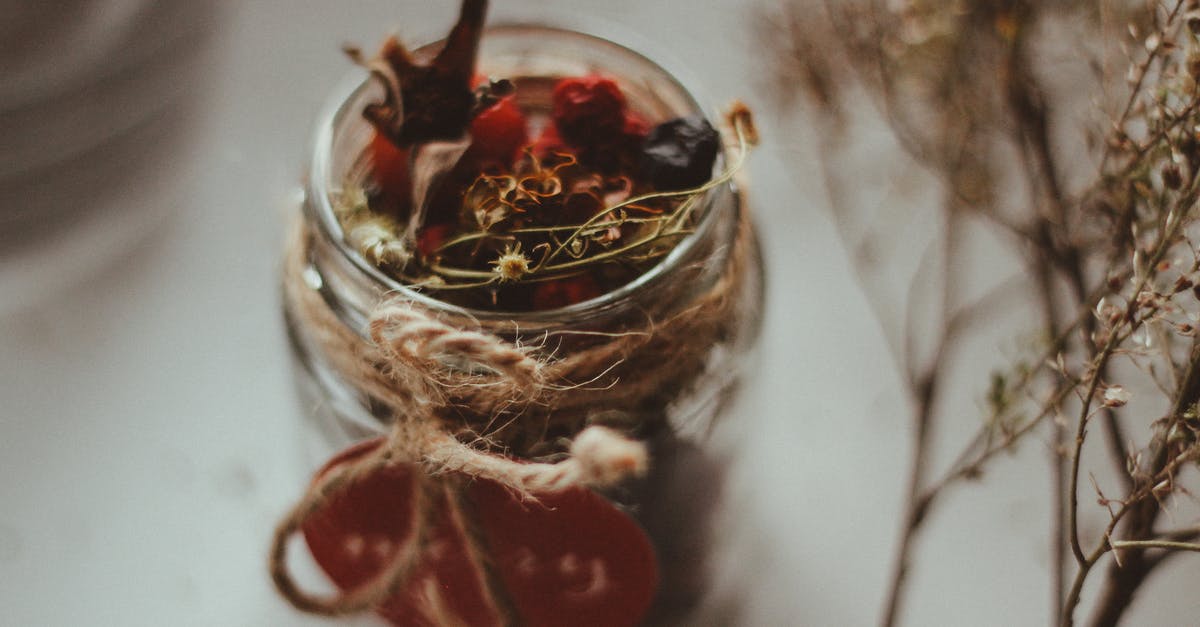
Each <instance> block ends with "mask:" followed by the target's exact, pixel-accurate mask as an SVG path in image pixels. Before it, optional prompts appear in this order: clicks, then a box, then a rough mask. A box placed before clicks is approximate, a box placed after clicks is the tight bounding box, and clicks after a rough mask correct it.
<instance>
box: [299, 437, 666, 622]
mask: <svg viewBox="0 0 1200 627" xmlns="http://www.w3.org/2000/svg"><path fill="white" fill-rule="evenodd" d="M382 443H383V440H382V439H375V440H369V441H366V442H361V443H359V444H357V445H355V446H352V447H350V448H348V449H346V450H345V451H342V452H341V453H339V454H338V455H337V456H335V457H334V458H333V459H332V460H330V462H329V463H328V464H326V466H325V467H324V468H322V469H321V471H320V472H319V473H318V474H317V477H320V476H322V475H323V474H324V473H327V472H329V470H330V469H332V468H335V467H337V466H339V465H342V464H346V463H351V462H353V461H355V460H358V459H361V458H362V457H363V456H365V455H368V454H370V453H371V452H372V451H374V450H375V449H376V448H378V447H379V446H380V445H382ZM412 472H413V468H412V467H411V466H407V465H400V466H391V467H386V468H383V469H380V470H379V471H376V472H374V473H372V474H370V475H368V476H366V477H364V478H362V479H361V480H359V481H357V482H355V483H353V484H351V485H349V486H347V487H346V488H345V490H344V491H342V492H341V493H339V494H338V495H336V496H335V497H333V498H332V499H331V500H330V502H329V503H328V504H327V505H326V506H325V507H323V508H322V509H320V510H319V511H317V512H316V513H315V514H313V516H312V517H310V518H309V520H308V521H307V522H306V523H305V524H304V525H303V529H302V531H303V534H304V539H305V541H306V542H307V544H308V546H309V550H310V551H311V552H312V554H313V558H314V559H315V560H316V562H317V564H318V565H320V567H321V569H322V570H324V571H325V573H326V574H328V575H329V578H330V579H331V580H333V583H334V584H335V585H337V586H338V587H339V588H341V589H342V590H350V589H354V588H356V587H358V586H362V585H364V584H365V583H367V582H368V581H370V580H371V579H373V578H374V577H375V576H376V574H377V573H379V572H380V571H381V570H382V569H383V567H384V566H385V565H386V564H387V563H388V562H389V561H390V560H391V559H392V558H394V557H395V556H396V553H397V551H400V550H402V549H403V546H404V543H405V542H407V541H409V540H410V535H411V533H412V524H413V517H412V512H411V507H410V504H411V498H412V490H413V483H414V482H413V475H412ZM466 485H467V486H468V487H467V488H466V490H467V496H468V498H469V500H470V501H471V502H472V503H473V506H474V510H475V512H476V513H477V514H478V518H479V524H480V526H481V527H482V528H483V531H484V535H485V537H486V541H487V544H488V548H489V553H490V555H491V558H492V562H493V564H494V565H495V566H496V569H497V570H498V571H499V574H500V578H501V579H502V581H503V582H504V585H505V587H506V588H507V590H508V592H509V595H510V596H511V598H512V600H513V602H514V605H515V606H516V609H517V611H518V612H519V613H520V615H521V619H522V620H523V624H527V625H530V626H532V627H543V626H545V627H548V626H551V625H578V626H580V627H591V626H596V627H600V626H616V627H619V626H623V625H629V626H632V625H636V624H638V622H639V621H640V620H641V618H642V616H643V615H644V614H645V612H646V610H647V609H648V608H649V606H650V602H651V601H652V600H653V597H654V592H655V589H656V588H657V585H658V564H657V561H656V559H655V556H654V551H653V548H652V547H651V545H650V541H649V539H648V538H647V537H646V534H645V532H644V531H642V529H641V528H640V527H639V526H638V525H637V523H635V522H634V521H633V519H631V518H630V517H629V516H627V515H625V514H623V513H622V512H621V511H619V510H618V509H617V508H615V507H614V506H613V505H611V504H610V503H609V502H608V501H606V500H604V499H603V498H601V497H600V496H598V495H596V493H594V492H592V491H591V490H587V489H584V488H574V489H570V490H566V491H564V492H559V493H553V494H539V495H537V497H538V499H537V501H531V502H525V501H522V500H520V499H519V498H518V497H515V496H514V495H513V494H512V492H510V491H509V490H508V489H506V488H504V487H503V486H501V485H499V484H497V483H494V482H491V481H487V480H482V479H477V480H474V481H472V482H470V483H468V484H466ZM435 498H438V499H439V503H440V504H441V505H445V502H444V498H443V497H440V496H439V497H435ZM443 511H444V510H443ZM431 536H432V537H431V538H430V541H429V543H428V545H427V547H426V549H425V554H424V555H423V557H422V560H421V562H420V564H419V565H418V566H417V568H416V569H415V572H414V573H413V574H412V576H411V577H410V578H409V579H408V581H407V583H406V584H405V585H404V586H403V587H402V588H401V589H400V590H398V591H397V593H396V594H395V595H394V596H392V597H391V598H390V599H389V600H388V601H387V602H386V603H384V604H383V606H382V607H380V608H379V613H380V614H381V615H382V616H383V617H384V618H386V619H387V620H388V621H389V622H391V623H392V624H394V625H405V626H410V625H430V624H432V623H431V622H430V619H428V618H427V617H424V616H422V612H421V608H422V607H424V606H427V604H428V601H427V600H423V599H427V597H428V595H429V594H430V593H433V594H436V595H437V596H438V597H439V598H440V599H439V600H440V601H441V602H442V603H443V604H444V606H445V607H446V608H448V609H449V611H450V612H452V613H453V614H454V615H455V617H456V618H457V619H459V620H458V622H459V623H461V624H467V625H494V624H497V623H498V622H499V621H498V617H497V616H495V615H494V614H495V613H494V612H493V611H492V610H491V608H490V607H489V606H488V604H487V602H486V601H485V595H484V592H483V590H482V589H481V587H480V581H481V578H480V577H479V574H478V573H476V572H475V568H474V566H473V565H472V563H471V561H470V560H469V559H468V557H467V551H466V539H465V536H464V535H463V531H462V529H461V528H459V526H458V525H457V524H456V523H455V522H454V520H453V519H452V518H451V517H450V516H449V515H448V514H445V513H444V514H443V515H442V516H441V517H440V518H439V519H438V520H437V521H436V523H435V526H434V528H433V530H432V532H431Z"/></svg>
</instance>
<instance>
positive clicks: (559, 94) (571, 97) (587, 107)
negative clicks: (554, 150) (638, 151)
mask: <svg viewBox="0 0 1200 627" xmlns="http://www.w3.org/2000/svg"><path fill="white" fill-rule="evenodd" d="M553 115H554V124H555V126H556V127H558V133H559V135H561V136H562V138H563V139H565V140H567V141H568V142H570V143H572V144H574V145H575V146H578V147H587V146H593V145H596V144H598V143H603V142H604V141H605V140H606V139H607V138H609V137H612V136H614V135H620V134H621V131H622V130H623V129H624V126H625V95H624V94H622V93H621V88H620V87H618V86H617V84H616V83H614V82H613V81H612V80H610V79H607V78H601V77H599V76H585V77H581V78H566V79H563V80H561V81H559V82H558V84H557V85H555V86H554V114H553Z"/></svg>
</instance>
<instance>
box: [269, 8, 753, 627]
mask: <svg viewBox="0 0 1200 627" xmlns="http://www.w3.org/2000/svg"><path fill="white" fill-rule="evenodd" d="M431 49H435V48H432V47H426V48H424V49H422V50H421V51H425V52H426V53H428V51H429V50H431ZM421 51H418V54H420V53H421ZM479 67H480V71H481V72H482V73H485V74H487V75H489V76H493V77H502V78H509V79H512V80H514V82H515V83H516V84H517V86H518V89H517V96H518V98H519V104H520V106H521V107H522V108H523V109H526V110H527V111H534V112H536V111H537V110H538V109H539V108H540V109H542V110H543V111H545V110H548V107H549V95H550V90H551V89H552V87H553V85H554V83H555V81H556V80H557V79H558V78H561V77H567V76H580V75H586V74H592V73H599V74H603V75H608V76H611V77H614V78H615V79H616V80H617V82H618V83H619V84H620V85H621V86H622V88H623V89H624V91H625V94H626V96H627V98H628V101H629V104H630V107H631V108H632V109H634V110H637V111H639V112H641V113H642V114H644V115H645V116H646V117H647V119H650V120H653V121H662V120H666V119H670V118H674V117H679V116H685V115H691V114H702V113H703V111H702V109H701V107H700V105H699V104H698V103H697V102H696V99H695V98H694V97H693V95H692V92H690V91H689V90H688V89H686V88H685V87H684V86H683V85H682V84H680V82H678V81H677V80H676V78H675V77H674V76H672V74H670V73H668V72H667V71H665V70H664V69H662V68H661V67H659V66H658V65H656V64H655V63H653V62H652V61H650V60H649V59H647V58H645V57H643V56H641V55H639V54H638V53H635V52H633V51H631V50H629V49H628V48H625V47H622V46H620V45H618V44H615V43H612V42H611V41H608V40H605V39H600V38H597V37H593V36H589V35H585V34H582V33H579V32H575V31H569V30H560V29H555V28H550V27H545V26H532V25H513V26H498V27H491V28H489V29H487V30H486V31H485V34H484V36H483V40H482V42H481V49H480V56H479ZM378 98H379V92H378V91H377V88H376V87H375V86H374V85H372V84H370V83H367V82H363V81H362V80H361V78H360V77H355V79H354V80H353V81H352V82H350V83H348V84H347V85H345V86H344V87H343V88H342V89H340V90H339V91H338V92H337V93H336V94H335V97H334V99H333V104H332V106H331V107H330V109H329V110H328V111H327V112H326V113H325V115H324V116H323V118H322V120H321V122H320V124H319V126H318V129H317V135H316V139H315V146H314V151H313V159H312V163H311V170H310V172H309V178H308V181H307V189H306V198H305V201H304V205H303V215H302V217H301V221H302V225H301V226H300V227H299V231H298V234H297V237H298V238H299V239H298V240H297V241H295V242H293V244H294V246H295V248H294V249H293V251H292V253H291V262H289V263H288V264H287V266H286V268H285V274H286V275H287V276H285V291H287V292H288V295H289V296H288V298H287V299H286V300H287V302H286V303H285V314H286V316H287V321H288V331H289V337H290V340H291V345H292V347H293V350H294V354H295V364H296V366H297V368H296V377H297V382H298V388H299V391H300V395H301V398H302V399H303V401H304V404H305V406H306V407H307V408H309V409H310V410H311V411H310V419H311V425H312V429H311V430H310V431H311V434H312V435H313V437H312V438H311V441H310V442H309V448H310V452H311V455H312V459H314V460H323V459H327V458H328V457H329V456H330V455H331V454H333V452H335V451H336V450H339V449H341V448H343V447H346V446H348V445H350V444H352V443H354V442H357V441H361V440H364V439H366V438H371V437H375V436H378V435H380V434H381V433H383V432H384V431H386V429H387V428H388V423H389V421H390V420H391V415H390V413H389V412H388V411H386V410H385V409H384V408H383V407H382V406H381V405H379V404H377V403H374V402H373V401H372V399H371V397H370V395H369V394H367V393H365V392H364V391H363V390H360V389H356V388H355V386H354V385H352V384H351V383H349V382H348V381H347V380H346V378H345V377H344V376H343V374H344V373H343V372H341V371H340V369H339V366H338V365H337V364H335V363H331V361H330V360H329V359H328V356H329V355H328V349H327V346H328V345H327V344H326V342H328V341H329V339H328V337H327V334H324V333H322V332H321V331H320V330H318V329H315V328H313V326H312V325H311V324H307V323H306V322H305V321H304V318H303V317H301V316H297V315H296V311H295V308H296V306H297V304H296V303H297V302H298V298H303V297H304V296H309V297H311V296H313V295H314V294H316V295H319V296H320V298H321V299H322V300H323V303H324V305H326V306H327V307H328V309H329V311H330V312H331V313H332V314H334V315H335V316H336V319H337V320H338V322H339V323H340V324H341V325H344V327H345V329H349V330H351V331H353V335H351V336H349V337H352V338H356V339H354V340H353V341H361V342H362V343H363V344H364V345H366V344H367V343H369V342H370V339H369V332H368V321H369V317H370V314H371V312H372V309H373V308H374V307H375V306H376V305H377V304H378V303H379V302H380V301H381V300H382V299H384V298H385V296H386V297H391V298H395V297H397V296H399V297H401V298H403V299H405V300H407V301H409V302H410V303H411V304H412V306H413V307H414V308H418V309H419V310H421V311H423V312H428V313H429V314H431V315H433V316H436V317H437V318H438V319H439V320H441V321H443V322H448V323H450V324H452V325H455V326H462V327H464V328H469V329H474V330H481V331H485V332H488V333H491V334H494V335H496V336H498V337H500V338H502V339H504V340H506V341H509V342H514V343H522V344H524V345H528V344H530V343H537V344H538V345H539V346H542V347H543V348H544V349H546V350H547V351H549V348H547V347H551V346H552V351H550V352H552V353H553V355H555V356H556V357H561V356H564V355H572V354H577V353H578V352H579V351H585V350H588V349H589V348H592V347H594V346H596V345H597V344H599V343H602V342H606V341H611V340H612V338H614V337H618V336H621V335H622V334H637V333H645V330H646V329H647V328H651V329H652V328H654V327H653V325H650V326H648V321H655V323H656V324H657V323H659V322H661V321H666V320H672V319H675V318H676V317H678V316H681V315H683V314H690V313H695V312H696V311H697V310H698V308H706V307H719V308H720V309H719V313H720V314H721V315H718V316H715V317H714V319H712V320H710V321H709V322H708V323H707V326H706V327H705V329H706V332H705V333H701V334H699V335H690V336H688V337H670V338H657V339H656V340H654V341H653V342H648V343H645V344H643V345H642V346H639V347H636V348H634V349H632V352H629V353H626V354H624V355H623V356H622V358H621V359H619V360H615V361H613V362H612V363H608V364H604V365H602V367H598V368H597V375H596V377H595V379H594V380H592V381H579V382H577V383H580V384H581V385H579V386H578V387H577V388H576V389H575V390H573V391H571V392H570V395H569V396H570V398H569V400H567V401H566V402H559V403H556V405H555V407H554V409H553V410H552V411H553V413H554V416H555V418H554V419H553V420H551V419H548V418H547V417H546V415H542V414H538V412H537V411H536V410H531V409H530V408H519V409H516V410H511V409H510V410H509V415H508V417H509V418H511V419H512V420H509V422H510V423H513V424H516V425H517V426H518V427H519V425H520V423H521V421H523V420H524V421H528V420H535V419H538V420H541V419H545V425H546V426H545V428H544V429H542V430H541V431H538V435H537V437H534V438H530V437H529V432H530V430H528V429H520V428H514V429H512V430H511V431H508V432H505V431H498V432H495V433H490V434H489V436H491V438H492V441H494V442H499V443H500V444H502V445H503V447H504V450H505V451H506V452H508V453H510V454H513V455H514V456H516V457H519V458H527V459H537V458H540V457H541V456H543V455H547V454H551V455H552V454H553V453H554V451H553V450H551V449H548V448H547V443H550V444H553V443H555V442H561V441H562V440H563V439H564V438H570V437H572V436H573V435H575V434H576V433H578V431H579V430H580V429H581V428H583V427H584V426H585V425H588V424H596V423H599V424H613V425H616V426H619V427H620V428H621V429H623V430H624V431H626V432H629V433H633V434H634V435H636V437H638V438H639V439H641V440H643V441H645V442H646V443H647V444H648V448H649V452H650V459H651V463H650V471H649V472H648V474H647V475H646V476H645V477H643V478H640V479H637V480H635V481H633V482H631V484H630V485H627V486H623V487H622V488H621V489H619V490H613V491H612V492H611V493H606V494H605V496H607V497H608V498H610V499H611V500H612V501H613V502H615V503H617V504H618V505H619V506H620V507H621V508H622V509H624V510H625V511H627V512H628V513H629V514H630V515H631V516H632V517H633V518H634V519H636V520H637V521H638V522H639V523H640V524H641V525H642V526H643V528H644V529H645V530H646V531H647V533H648V535H649V536H650V539H651V541H652V543H653V545H654V547H655V551H656V554H657V557H658V561H659V572H660V585H659V589H658V592H657V596H656V600H655V602H654V606H653V607H652V609H651V610H650V612H649V614H648V615H647V617H646V624H683V623H688V624H692V623H694V622H695V621H696V620H698V619H697V617H696V616H695V615H694V612H695V610H696V608H698V607H699V606H700V605H701V602H702V601H703V600H704V598H705V596H706V595H707V594H708V593H709V592H710V589H709V575H710V573H709V570H708V568H707V567H706V565H707V563H708V557H709V556H710V555H711V554H712V551H713V548H714V546H715V545H716V542H715V540H716V539H715V538H713V537H711V535H712V533H711V532H712V524H713V517H714V512H715V511H716V509H717V505H718V502H719V500H720V493H721V486H722V484H723V475H724V467H725V466H726V464H725V461H724V460H723V459H722V457H721V453H722V452H723V451H724V450H726V448H725V445H723V444H720V443H717V442H714V441H713V439H712V437H711V434H712V432H713V429H712V427H713V425H714V420H715V419H716V418H717V415H718V414H719V412H720V409H721V408H722V407H723V406H724V404H725V401H727V400H728V399H729V397H730V395H731V393H732V392H733V390H734V389H735V387H736V385H735V384H736V382H737V380H738V378H739V375H740V374H741V372H742V370H743V365H744V364H745V363H746V361H747V359H746V357H747V355H748V352H749V351H750V350H751V348H752V346H753V344H754V342H755V340H756V337H757V335H758V331H759V326H760V322H761V311H762V298H763V272H762V262H761V259H760V256H759V251H758V247H757V243H756V240H755V237H754V235H753V231H752V229H751V227H750V226H749V221H748V218H747V216H746V214H745V212H746V208H745V206H744V204H743V199H742V195H741V193H740V192H739V190H738V188H737V186H736V185H735V184H733V183H729V184H724V185H720V186H718V187H715V188H713V189H711V190H709V191H708V192H707V193H706V196H705V197H704V199H703V200H702V202H701V211H700V214H699V216H700V217H699V218H698V219H697V222H696V225H695V229H694V232H692V233H691V234H689V235H688V236H686V237H685V238H684V239H682V240H681V241H680V243H679V244H677V245H676V247H675V248H674V249H673V250H672V252H671V253H670V254H669V255H668V256H666V257H664V258H663V259H662V260H661V261H659V262H658V263H657V265H655V266H654V267H653V268H652V269H650V270H649V271H647V272H646V273H644V274H643V275H641V276H640V277H639V278H637V279H635V280H634V281H632V282H630V283H628V284H626V285H624V286H623V287H620V288H618V289H616V290H613V291H611V292H609V293H606V294H603V295H601V296H599V297H597V298H594V299H592V300H588V301H584V302H581V303H577V304H575V305H571V306H567V307H563V308H559V309H553V310H547V311H532V312H519V313H511V312H498V311H489V310H476V309H464V308H461V307H458V306H454V305H450V304H448V303H446V302H443V301H440V300H438V299H437V298H436V297H435V296H434V295H431V294H430V293H423V292H419V291H416V290H413V289H410V288H408V287H406V286H404V285H401V284H399V283H397V282H396V281H394V280H392V279H390V278H389V277H388V276H386V275H385V274H383V273H382V272H381V271H379V269H377V268H376V267H375V266H373V265H372V264H371V263H369V262H368V261H367V260H365V259H364V258H363V257H362V256H361V255H360V254H359V253H357V252H356V251H355V250H353V249H352V248H350V247H349V246H347V244H346V243H345V240H344V237H343V233H342V230H341V227H340V225H339V223H338V220H337V218H336V215H335V210H334V207H335V203H336V200H337V196H338V194H339V193H340V191H341V190H340V188H341V186H342V185H343V184H344V183H345V182H347V181H351V182H353V181H361V180H363V179H364V177H365V176H367V170H366V163H365V158H364V156H363V155H364V152H365V149H366V146H367V145H368V143H369V142H370V140H371V136H372V133H373V130H372V128H371V126H370V125H369V124H368V123H367V122H366V121H364V120H363V118H362V116H361V115H360V112H361V110H362V107H363V105H364V104H366V103H367V102H371V101H374V100H377V99H378ZM727 151H728V149H726V152H727ZM717 161H718V162H717V164H716V166H715V170H716V171H718V172H719V171H723V170H724V169H725V167H726V163H725V155H722V156H720V157H719V158H718V160H717ZM714 290H719V291H720V295H719V296H720V297H719V298H717V299H713V298H712V295H713V294H714ZM705 338H707V339H705ZM655 342H657V344H655ZM646 359H651V360H655V361H654V363H652V364H647V363H645V360H646ZM639 361H640V362H641V363H639ZM646 367H652V368H655V369H662V370H661V372H665V373H667V374H666V376H665V377H660V378H659V379H657V380H658V381H659V385H658V386H656V389H654V390H644V389H643V390H638V391H636V392H635V391H634V388H636V387H637V385H638V380H637V373H638V372H639V370H638V368H646ZM664 381H665V383H663V382H664ZM614 390H615V391H617V392H618V393H617V394H614V393H613V392H614ZM625 390H629V392H630V393H629V394H624V393H621V392H623V391H625ZM453 404H454V403H451V405H453ZM493 409H494V408H493ZM497 411H498V410H497ZM534 414H537V415H536V416H535V415H534ZM479 418H481V419H484V418H486V419H494V418H495V416H494V415H492V416H480V417H479ZM463 419H464V420H470V419H471V417H470V416H466V417H463ZM501 422H503V421H501Z"/></svg>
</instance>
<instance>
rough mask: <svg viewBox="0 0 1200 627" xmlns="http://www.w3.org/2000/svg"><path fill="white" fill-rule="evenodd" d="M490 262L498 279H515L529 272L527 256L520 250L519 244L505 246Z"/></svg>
mask: <svg viewBox="0 0 1200 627" xmlns="http://www.w3.org/2000/svg"><path fill="white" fill-rule="evenodd" d="M492 264H493V265H494V266H495V268H494V271H495V273H496V275H497V276H498V277H499V278H500V281H516V280H518V279H520V278H521V277H523V276H525V275H527V274H529V258H528V257H526V256H525V254H524V253H522V252H521V246H520V244H518V245H516V246H506V247H505V248H504V252H503V253H500V256H499V257H497V258H496V260H495V261H493V262H492Z"/></svg>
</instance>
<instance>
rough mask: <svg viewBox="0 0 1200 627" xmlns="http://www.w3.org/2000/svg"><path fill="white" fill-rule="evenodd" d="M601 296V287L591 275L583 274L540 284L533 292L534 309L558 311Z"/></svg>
mask: <svg viewBox="0 0 1200 627" xmlns="http://www.w3.org/2000/svg"><path fill="white" fill-rule="evenodd" d="M599 295H600V287H599V286H597V285H596V281H595V279H593V278H592V277H591V276H590V275H586V274H581V275H579V276H573V277H570V278H566V279H555V280H553V281H545V282H543V283H538V285H537V287H536V288H534V290H533V308H534V309H536V310H544V309H558V308H559V307H566V306H568V305H574V304H575V303H582V302H583V301H585V300H589V299H592V298H595V297H597V296H599Z"/></svg>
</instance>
